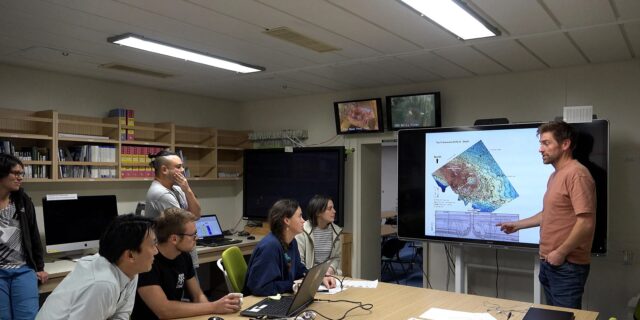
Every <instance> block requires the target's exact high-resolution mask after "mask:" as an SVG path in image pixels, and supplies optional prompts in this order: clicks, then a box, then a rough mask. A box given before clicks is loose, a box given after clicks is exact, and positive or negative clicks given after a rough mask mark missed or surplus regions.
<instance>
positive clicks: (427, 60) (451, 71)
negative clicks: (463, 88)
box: [398, 52, 473, 78]
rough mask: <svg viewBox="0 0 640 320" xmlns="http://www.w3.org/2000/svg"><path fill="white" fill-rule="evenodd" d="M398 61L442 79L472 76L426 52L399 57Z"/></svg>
mask: <svg viewBox="0 0 640 320" xmlns="http://www.w3.org/2000/svg"><path fill="white" fill-rule="evenodd" d="M398 59H400V60H404V61H407V62H409V63H411V64H413V65H416V66H418V67H420V68H423V69H427V70H428V71H429V72H431V73H433V74H435V75H437V76H439V77H442V78H461V77H470V76H472V75H473V74H472V73H471V72H469V71H468V70H465V69H464V68H461V67H460V66H458V65H455V64H453V63H451V62H450V61H448V60H446V59H443V58H441V57H439V56H437V55H435V54H432V53H428V52H427V53H422V54H417V55H407V56H400V57H398Z"/></svg>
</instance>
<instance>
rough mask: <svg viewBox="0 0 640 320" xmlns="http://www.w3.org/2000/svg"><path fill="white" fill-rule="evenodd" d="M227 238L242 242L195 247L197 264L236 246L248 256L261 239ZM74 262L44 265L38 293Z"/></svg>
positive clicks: (46, 289)
mask: <svg viewBox="0 0 640 320" xmlns="http://www.w3.org/2000/svg"><path fill="white" fill-rule="evenodd" d="M228 238H234V239H241V240H242V242H240V243H234V244H232V245H228V246H220V247H201V246H198V247H196V250H197V251H198V262H199V263H200V264H205V263H210V262H216V261H218V259H220V257H221V256H222V252H223V251H224V250H226V249H227V248H229V247H231V246H237V247H238V248H240V251H242V254H244V255H250V254H251V253H252V252H253V249H254V248H255V247H256V245H257V244H258V242H259V241H260V240H261V239H262V236H256V239H255V240H247V239H246V238H245V237H237V236H228ZM74 267H75V262H73V261H71V260H56V261H54V262H47V263H45V264H44V271H46V272H47V273H49V280H48V281H47V283H45V284H43V285H41V286H40V288H39V289H40V293H47V292H51V291H53V289H55V287H57V286H58V284H59V283H60V282H62V279H64V277H65V276H66V275H67V274H68V273H69V272H71V271H72V270H73V268H74Z"/></svg>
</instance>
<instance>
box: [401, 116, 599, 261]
mask: <svg viewBox="0 0 640 320" xmlns="http://www.w3.org/2000/svg"><path fill="white" fill-rule="evenodd" d="M539 125H540V123H528V124H512V125H487V126H477V127H455V128H435V129H414V130H401V131H399V132H398V195H399V196H398V234H399V235H400V236H401V237H403V238H410V239H422V240H429V241H441V242H452V243H469V244H479V245H492V246H505V247H521V248H537V247H538V244H539V235H540V234H539V233H540V229H539V228H530V229H523V230H520V231H518V232H515V233H512V234H505V233H503V232H502V231H500V229H499V227H496V226H495V224H496V223H498V222H502V221H515V220H519V219H524V218H527V217H530V216H532V215H535V214H537V213H538V212H540V211H541V210H542V199H543V196H544V193H545V191H546V187H547V180H548V178H549V175H550V174H551V173H552V172H553V170H554V169H553V166H551V165H545V164H543V163H542V157H541V155H540V153H539V151H538V150H539V145H540V144H539V141H538V137H537V135H536V132H537V128H538V126H539ZM572 126H573V127H574V128H575V129H576V131H577V133H578V139H577V147H576V150H574V158H576V159H577V160H578V161H580V162H581V163H582V164H584V165H585V166H586V167H587V168H588V169H589V171H590V172H591V175H592V176H593V178H594V180H595V183H596V192H597V208H596V232H595V237H594V241H593V247H592V252H593V253H596V254H603V253H605V252H606V251H607V214H608V180H607V171H608V163H609V123H608V121H606V120H594V121H593V122H590V123H575V124H572ZM454 171H455V172H456V174H450V173H451V172H454ZM448 173H449V174H448Z"/></svg>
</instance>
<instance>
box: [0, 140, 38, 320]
mask: <svg viewBox="0 0 640 320" xmlns="http://www.w3.org/2000/svg"><path fill="white" fill-rule="evenodd" d="M23 178H24V165H23V164H22V161H20V159H18V158H16V157H14V156H12V155H9V154H4V153H3V154H0V319H33V318H34V317H35V316H36V313H37V312H38V280H39V281H40V282H42V283H45V282H46V281H47V278H48V275H47V273H46V272H45V271H44V260H43V255H42V244H41V242H40V232H39V231H38V225H37V224H36V212H35V209H34V207H33V202H31V198H29V196H28V195H27V194H26V193H25V192H24V190H23V189H22V188H21V186H22V179H23Z"/></svg>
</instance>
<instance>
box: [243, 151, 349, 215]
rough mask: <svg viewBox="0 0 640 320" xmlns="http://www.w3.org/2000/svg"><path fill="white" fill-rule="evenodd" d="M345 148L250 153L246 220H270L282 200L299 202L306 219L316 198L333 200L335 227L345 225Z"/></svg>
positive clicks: (245, 190)
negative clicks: (327, 197) (272, 207)
mask: <svg viewBox="0 0 640 320" xmlns="http://www.w3.org/2000/svg"><path fill="white" fill-rule="evenodd" d="M344 161H345V153H344V147H313V148H311V147H309V148H294V149H293V152H286V151H285V150H284V149H282V148H279V149H250V150H245V152H244V173H243V176H244V185H243V192H242V197H243V217H244V218H246V219H250V220H266V219H267V215H268V213H269V208H271V206H272V205H273V204H274V203H275V202H276V201H278V200H279V199H282V198H293V199H296V200H298V202H299V203H300V207H301V208H302V212H303V214H304V216H305V217H306V218H307V219H308V216H307V215H306V206H307V203H308V202H309V200H310V199H311V197H313V196H314V195H316V194H321V195H326V196H329V197H331V198H332V199H333V204H334V207H335V209H336V219H335V223H336V224H338V225H340V226H342V223H343V216H344V214H343V211H342V210H343V207H344V205H343V203H344V201H343V199H344Z"/></svg>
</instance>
